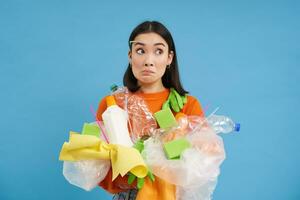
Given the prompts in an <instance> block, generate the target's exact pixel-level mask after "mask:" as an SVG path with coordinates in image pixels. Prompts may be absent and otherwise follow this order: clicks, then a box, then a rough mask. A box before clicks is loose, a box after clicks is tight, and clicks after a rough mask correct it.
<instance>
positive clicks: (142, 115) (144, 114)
mask: <svg viewBox="0 0 300 200" xmlns="http://www.w3.org/2000/svg"><path fill="white" fill-rule="evenodd" d="M112 94H113V95H114V97H115V99H116V102H117V104H118V105H119V106H120V107H122V108H123V109H124V110H125V111H127V113H128V116H129V129H130V132H131V133H130V134H131V139H132V140H133V141H134V142H136V141H137V140H138V139H139V138H141V137H142V136H144V135H149V134H150V133H151V132H153V131H154V129H156V128H157V123H156V120H155V118H154V117H153V115H152V113H151V112H150V110H149V108H148V106H147V103H146V102H145V101H144V99H143V98H141V97H139V96H137V95H134V94H131V93H130V92H129V91H128V89H127V88H126V87H119V88H118V89H117V90H116V91H114V92H113V93H112Z"/></svg>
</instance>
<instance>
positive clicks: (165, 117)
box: [154, 108, 177, 129]
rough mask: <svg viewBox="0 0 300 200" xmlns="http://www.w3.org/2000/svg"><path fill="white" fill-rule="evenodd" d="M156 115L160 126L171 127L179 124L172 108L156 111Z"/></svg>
mask: <svg viewBox="0 0 300 200" xmlns="http://www.w3.org/2000/svg"><path fill="white" fill-rule="evenodd" d="M154 117H155V119H156V121H157V123H158V125H159V127H160V128H163V129H164V128H170V127H172V126H176V125H177V121H176V119H175V117H174V115H173V113H172V111H171V109H170V108H165V109H163V110H160V111H158V112H156V113H154Z"/></svg>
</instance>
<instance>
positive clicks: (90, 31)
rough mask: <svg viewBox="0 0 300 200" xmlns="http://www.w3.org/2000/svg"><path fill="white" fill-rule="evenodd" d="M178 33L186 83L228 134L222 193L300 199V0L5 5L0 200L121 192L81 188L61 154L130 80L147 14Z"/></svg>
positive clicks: (249, 199) (0, 27)
mask: <svg viewBox="0 0 300 200" xmlns="http://www.w3.org/2000/svg"><path fill="white" fill-rule="evenodd" d="M148 19H150V20H159V21H161V22H162V23H164V24H165V25H166V26H167V27H168V28H169V29H170V31H171V33H172V34H173V37H174V40H175V43H176V48H177V51H178V59H179V66H180V72H181V79H182V82H183V84H184V86H185V88H186V89H187V90H189V91H190V93H191V94H192V95H193V96H196V97H197V98H198V99H199V100H200V101H201V103H202V106H203V107H206V106H208V110H207V114H209V112H211V111H212V110H213V109H214V108H216V107H218V106H219V107H220V110H219V111H218V114H223V115H228V116H230V117H232V119H234V120H235V121H239V122H240V123H241V124H242V129H241V132H240V133H238V134H231V135H224V137H223V138H224V142H225V146H226V151H227V159H226V160H225V162H224V163H223V165H222V169H221V170H222V171H221V175H220V177H219V182H218V185H217V188H216V190H215V193H214V199H216V200H223V199H240V200H253V199H259V200H260V199H272V200H282V199H285V200H286V199H288V200H296V199H300V190H299V186H300V181H299V180H300V173H299V169H300V154H299V143H300V135H299V130H298V128H297V127H298V125H297V123H299V119H300V114H299V113H300V112H299V111H300V110H299V105H298V104H299V102H300V90H299V80H300V69H299V67H300V66H299V64H300V45H299V43H300V39H299V35H300V23H299V20H300V4H299V1H283V0H282V1H233V0H228V1H193V2H186V3H180V2H179V3H174V1H163V2H162V1H148V2H141V1H119V2H117V1H96V0H94V1H92V0H91V1H75V0H72V1H58V0H56V1H55V0H53V1H44V2H42V1H29V0H28V1H21V0H20V1H4V0H2V1H0V89H1V90H0V91H1V99H0V111H1V115H0V122H1V139H0V155H1V157H0V158H1V159H0V177H1V178H0V199H1V200H17V199H30V200H35V199H43V200H48V199H73V200H76V199H89V200H92V199H95V200H96V199H97V200H98V199H104V200H105V199H111V197H110V195H108V194H107V193H105V192H104V191H102V190H101V189H99V188H97V189H94V190H93V191H92V192H85V191H83V190H82V189H80V188H76V187H75V186H72V185H70V184H69V183H68V182H67V181H66V180H65V179H64V177H63V175H62V162H60V161H58V155H59V151H60V148H61V146H62V144H63V142H64V141H66V140H67V139H68V132H69V131H70V130H75V131H80V130H81V126H82V124H83V122H86V121H93V116H92V114H91V113H90V109H89V108H90V106H91V105H93V106H94V107H95V108H96V107H97V104H98V101H99V100H100V99H101V98H102V97H103V96H104V95H106V94H108V92H109V86H110V85H111V84H112V83H117V84H121V83H122V77H123V73H124V71H125V68H126V65H127V61H128V59H127V52H128V46H127V40H128V37H129V34H130V33H131V31H132V29H133V28H134V27H135V26H136V25H138V24H139V23H140V22H142V21H144V20H148Z"/></svg>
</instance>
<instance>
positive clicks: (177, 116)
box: [175, 112, 186, 120]
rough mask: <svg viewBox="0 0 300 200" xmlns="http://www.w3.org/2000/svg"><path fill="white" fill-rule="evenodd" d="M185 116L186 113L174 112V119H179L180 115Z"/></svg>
mask: <svg viewBox="0 0 300 200" xmlns="http://www.w3.org/2000/svg"><path fill="white" fill-rule="evenodd" d="M185 116H186V115H185V114H184V113H182V112H179V113H177V114H176V116H175V119H176V120H178V119H180V118H181V117H185Z"/></svg>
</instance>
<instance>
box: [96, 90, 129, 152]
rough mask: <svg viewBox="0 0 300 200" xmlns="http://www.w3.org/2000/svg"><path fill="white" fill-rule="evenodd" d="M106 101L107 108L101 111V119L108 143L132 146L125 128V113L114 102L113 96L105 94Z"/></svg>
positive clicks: (126, 118)
mask: <svg viewBox="0 0 300 200" xmlns="http://www.w3.org/2000/svg"><path fill="white" fill-rule="evenodd" d="M106 103H107V109H106V110H105V111H104V112H103V114H102V119H103V122H104V126H105V128H106V130H107V135H108V138H109V143H111V144H120V145H123V146H127V147H131V146H133V143H132V141H131V139H130V136H129V131H128V128H127V120H128V115H127V113H126V112H125V111H124V110H123V109H122V108H120V107H119V106H118V105H117V104H116V101H115V98H114V96H107V97H106Z"/></svg>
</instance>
